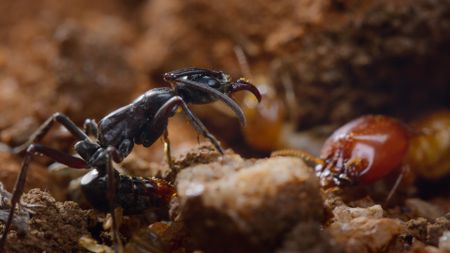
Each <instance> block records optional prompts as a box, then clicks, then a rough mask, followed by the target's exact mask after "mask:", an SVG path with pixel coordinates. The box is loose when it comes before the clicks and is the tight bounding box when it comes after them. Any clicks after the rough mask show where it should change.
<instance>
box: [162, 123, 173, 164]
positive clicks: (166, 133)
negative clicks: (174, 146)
mask: <svg viewBox="0 0 450 253" xmlns="http://www.w3.org/2000/svg"><path fill="white" fill-rule="evenodd" d="M163 141H164V154H165V155H166V159H167V163H168V164H169V168H171V169H172V168H173V160H172V155H171V149H170V139H169V131H168V130H167V128H166V129H165V130H164V134H163Z"/></svg>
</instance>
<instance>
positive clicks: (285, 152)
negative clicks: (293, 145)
mask: <svg viewBox="0 0 450 253" xmlns="http://www.w3.org/2000/svg"><path fill="white" fill-rule="evenodd" d="M270 156H271V157H275V156H294V157H298V158H300V159H302V160H303V161H305V162H307V163H308V162H310V163H314V164H315V165H324V164H325V162H324V160H322V159H320V158H318V157H316V156H314V155H312V154H310V153H308V152H306V151H303V150H294V149H282V150H277V151H274V152H272V154H270Z"/></svg>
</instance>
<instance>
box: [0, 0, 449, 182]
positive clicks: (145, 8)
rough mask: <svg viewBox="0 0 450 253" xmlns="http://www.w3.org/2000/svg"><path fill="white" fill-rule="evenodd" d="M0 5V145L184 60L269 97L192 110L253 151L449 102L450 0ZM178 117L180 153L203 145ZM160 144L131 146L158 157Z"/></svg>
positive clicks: (80, 114)
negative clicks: (373, 116) (241, 117)
mask: <svg viewBox="0 0 450 253" xmlns="http://www.w3.org/2000/svg"><path fill="white" fill-rule="evenodd" d="M0 14H1V15H0V138H1V139H0V140H1V141H2V142H5V143H8V144H9V145H18V144H20V143H22V142H24V141H25V140H26V138H27V137H28V136H29V135H30V134H31V133H32V132H33V131H34V130H35V129H36V128H37V127H38V126H39V125H40V124H41V123H42V122H43V121H44V120H45V119H46V118H48V117H49V116H50V115H51V114H52V113H54V112H57V111H59V112H63V113H65V114H67V115H68V116H70V117H71V118H72V119H73V120H74V121H75V122H76V123H77V124H79V125H80V126H81V125H82V123H83V121H84V119H85V118H94V119H97V120H100V119H101V118H102V117H103V116H105V115H106V114H107V113H108V112H110V111H112V110H113V109H115V108H118V107H120V106H123V105H126V104H128V103H129V102H130V101H132V100H133V99H134V98H135V97H137V96H138V95H139V94H141V93H143V92H144V91H146V90H148V89H151V88H154V87H158V86H163V85H167V84H165V83H164V82H163V80H162V78H161V75H162V74H163V73H164V72H167V71H171V70H174V69H178V68H185V67H204V68H209V69H216V70H223V71H224V72H226V73H229V74H230V75H231V76H232V77H233V78H239V77H242V76H245V77H246V78H248V79H249V80H250V81H251V82H253V83H254V84H255V85H257V86H258V88H259V89H260V90H261V92H262V93H263V94H264V98H263V102H262V103H261V104H259V105H256V102H255V100H253V99H252V98H250V97H247V96H246V95H245V94H241V95H240V96H239V95H238V96H237V97H236V99H237V100H238V101H239V104H241V105H242V108H243V110H244V111H245V113H246V115H247V117H248V125H247V127H246V128H244V129H241V128H240V127H239V124H238V121H237V120H236V119H235V118H234V117H233V115H232V113H231V112H230V111H228V109H227V108H225V107H224V106H223V105H221V104H214V105H206V106H196V107H194V111H195V112H196V113H197V115H198V116H199V117H200V118H201V119H202V120H203V121H204V122H205V124H206V125H207V126H208V128H209V129H210V130H211V132H213V134H215V135H217V137H218V138H219V139H220V140H221V141H222V143H224V145H225V146H226V147H231V148H233V149H235V150H236V151H238V152H240V153H242V154H244V155H246V156H265V155H267V154H269V153H270V152H271V151H272V150H275V149H280V148H302V149H306V150H307V151H309V152H312V153H314V154H317V152H318V150H319V149H320V146H321V145H322V143H323V140H324V138H326V137H327V136H329V134H330V132H331V131H332V130H333V129H335V128H336V127H337V126H339V125H342V124H343V123H345V122H347V121H349V120H351V119H353V118H355V117H357V116H359V115H363V114H367V113H382V114H388V115H392V116H394V117H397V118H399V119H401V120H404V121H405V122H409V121H411V120H414V119H416V118H419V117H421V116H423V115H427V114H428V113H430V112H433V111H435V110H441V109H442V108H448V107H449V105H450V72H449V66H450V65H449V63H450V49H449V48H450V47H449V45H450V44H449V42H450V23H449V21H450V1H449V0H440V1H436V0H414V1H413V0H396V1H392V0H381V1H374V0H365V1H355V0H280V1H264V0H253V1H240V0H228V1H222V0H97V1H91V0H89V1H88V0H77V1H60V0H35V1H27V0H15V1H0ZM169 124H170V128H169V135H170V138H171V140H172V142H173V148H174V152H175V154H177V153H181V152H183V151H185V150H187V149H189V148H190V147H192V146H193V145H196V144H197V141H198V140H197V134H196V133H195V132H194V130H193V129H192V127H191V126H190V125H189V124H188V123H187V122H186V120H185V119H184V118H183V117H181V116H177V117H174V118H173V119H171V121H170V123H169ZM71 141H72V140H71V139H70V137H69V136H68V135H67V133H65V132H63V131H53V132H52V134H51V135H50V136H49V137H48V138H47V142H49V144H50V145H52V146H54V147H59V148H61V149H67V150H68V149H70V147H71V145H70V143H71ZM160 144H161V143H159V142H158V143H156V144H155V145H153V146H152V148H150V149H138V150H137V152H136V154H137V155H138V156H139V157H140V158H141V159H143V160H144V161H146V162H151V161H157V162H159V161H161V160H162V148H161V145H160ZM3 156H6V155H4V154H3ZM2 159H3V160H2V161H9V160H8V159H12V158H10V157H9V156H8V157H3V158H2ZM3 163H4V164H8V162H3ZM44 164H45V163H44ZM4 166H5V167H7V166H6V165H4ZM14 166H16V165H14ZM14 166H13V167H14ZM14 168H15V167H14ZM5 171H8V169H6V168H3V169H2V172H1V173H3V174H5V173H6V174H7V172H5ZM1 173H0V174H1ZM6 174H5V175H0V178H1V177H3V178H4V177H9V176H8V175H9V174H8V175H6ZM6 181H8V180H6ZM31 181H32V180H31ZM41 185H42V184H41Z"/></svg>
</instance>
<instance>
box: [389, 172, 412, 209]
mask: <svg viewBox="0 0 450 253" xmlns="http://www.w3.org/2000/svg"><path fill="white" fill-rule="evenodd" d="M409 172H410V167H409V165H407V164H404V165H402V168H401V170H400V174H399V175H398V177H397V179H396V180H395V183H394V185H393V186H392V189H391V190H390V191H389V194H388V196H387V197H386V200H385V201H384V204H385V205H386V206H387V205H388V204H389V202H390V201H391V199H392V196H394V193H395V192H396V191H397V189H398V187H399V186H400V184H401V182H402V181H403V179H404V178H405V176H406V174H408V173H409Z"/></svg>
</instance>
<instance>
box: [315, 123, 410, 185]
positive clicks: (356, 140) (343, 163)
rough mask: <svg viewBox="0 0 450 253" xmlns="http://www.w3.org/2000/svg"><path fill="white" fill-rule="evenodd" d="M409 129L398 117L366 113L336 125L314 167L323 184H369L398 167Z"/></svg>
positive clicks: (403, 152) (403, 154)
mask: <svg viewBox="0 0 450 253" xmlns="http://www.w3.org/2000/svg"><path fill="white" fill-rule="evenodd" d="M409 139H410V137H409V133H408V129H407V128H406V127H405V126H404V125H403V124H402V123H401V122H399V121H397V120H395V119H393V118H390V117H387V116H381V115H369V116H363V117H360V118H357V119H355V120H352V121H350V122H349V123H347V124H345V125H344V126H342V127H340V128H339V129H337V130H336V131H335V132H334V133H333V134H332V135H331V136H330V137H329V138H328V139H327V140H326V142H325V144H324V145H323V147H322V151H321V155H320V158H321V159H322V160H323V163H321V164H319V165H318V166H317V167H316V170H317V173H318V175H319V177H320V178H321V180H322V183H323V184H324V185H330V184H331V185H344V184H356V183H362V184H368V183H372V182H375V181H378V180H380V179H382V178H383V177H385V176H386V175H388V174H390V173H392V172H393V171H395V170H397V169H399V168H400V166H401V165H402V163H403V160H404V158H405V156H406V154H407V152H408V147H409Z"/></svg>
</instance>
